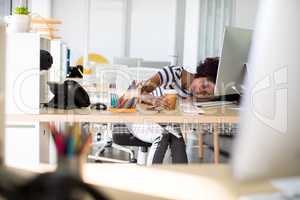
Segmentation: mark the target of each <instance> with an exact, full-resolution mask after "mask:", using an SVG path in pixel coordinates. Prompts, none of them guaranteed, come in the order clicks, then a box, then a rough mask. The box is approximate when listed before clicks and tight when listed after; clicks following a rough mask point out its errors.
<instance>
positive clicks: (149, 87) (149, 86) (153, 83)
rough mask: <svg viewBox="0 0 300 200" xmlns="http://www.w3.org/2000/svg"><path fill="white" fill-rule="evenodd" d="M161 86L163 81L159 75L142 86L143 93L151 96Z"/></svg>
mask: <svg viewBox="0 0 300 200" xmlns="http://www.w3.org/2000/svg"><path fill="white" fill-rule="evenodd" d="M159 86H161V80H160V76H159V74H158V73H157V74H155V75H154V76H153V77H152V78H150V79H148V80H147V81H146V82H145V83H144V84H143V85H142V88H141V93H142V94H149V93H151V92H153V90H155V89H156V88H157V87H159Z"/></svg>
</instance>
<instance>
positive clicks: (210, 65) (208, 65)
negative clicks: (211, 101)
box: [190, 58, 219, 97]
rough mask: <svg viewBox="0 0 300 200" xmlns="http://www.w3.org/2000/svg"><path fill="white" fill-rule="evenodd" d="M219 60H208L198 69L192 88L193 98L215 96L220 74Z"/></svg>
mask: <svg viewBox="0 0 300 200" xmlns="http://www.w3.org/2000/svg"><path fill="white" fill-rule="evenodd" d="M218 67H219V58H207V59H206V60H205V61H204V62H201V63H200V64H199V66H198V67H197V73H196V75H195V76H194V79H193V81H192V83H191V86H190V91H191V93H192V94H193V96H197V97H205V96H209V95H213V93H214V88H215V83H216V79H217V74H218Z"/></svg>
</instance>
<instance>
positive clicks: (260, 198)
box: [239, 193, 298, 200]
mask: <svg viewBox="0 0 300 200" xmlns="http://www.w3.org/2000/svg"><path fill="white" fill-rule="evenodd" d="M239 200H289V198H286V197H285V196H283V195H282V194H281V193H272V194H257V195H251V196H245V197H241V198H240V199H239ZM291 200H294V199H291ZM295 200H296V199H295ZM297 200H298V199H297Z"/></svg>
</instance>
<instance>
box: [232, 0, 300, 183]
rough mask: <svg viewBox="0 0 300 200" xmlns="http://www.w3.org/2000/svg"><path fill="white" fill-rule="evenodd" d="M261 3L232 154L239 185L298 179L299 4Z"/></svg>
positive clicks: (282, 1) (294, 0) (294, 1)
mask: <svg viewBox="0 0 300 200" xmlns="http://www.w3.org/2000/svg"><path fill="white" fill-rule="evenodd" d="M260 3H261V5H260V11H259V14H258V17H257V19H258V21H257V24H256V30H255V33H254V37H253V45H252V49H251V53H250V59H249V68H248V75H247V79H246V94H245V96H244V97H243V101H244V102H243V104H242V106H243V109H242V114H241V120H240V131H239V132H238V136H237V140H236V144H235V145H234V149H233V159H232V168H233V174H234V176H235V177H236V178H238V179H239V180H253V179H267V178H275V177H288V176H299V175H300V121H299V120H300V101H299V100H300V84H299V76H300V59H299V53H300V37H299V36H300V26H299V22H300V20H299V19H300V12H299V10H300V1H298V0H291V1H286V0H277V1H273V0H265V1H261V2H260ZM283 8H284V9H283Z"/></svg>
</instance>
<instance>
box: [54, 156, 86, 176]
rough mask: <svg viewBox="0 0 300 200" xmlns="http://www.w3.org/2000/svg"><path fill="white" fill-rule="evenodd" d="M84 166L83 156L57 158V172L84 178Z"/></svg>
mask: <svg viewBox="0 0 300 200" xmlns="http://www.w3.org/2000/svg"><path fill="white" fill-rule="evenodd" d="M82 166H83V158H82V157H80V156H74V157H72V158H69V157H65V156H63V157H59V158H58V160H57V168H56V173H58V174H63V175H69V176H72V177H73V178H78V179H81V178H82Z"/></svg>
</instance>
